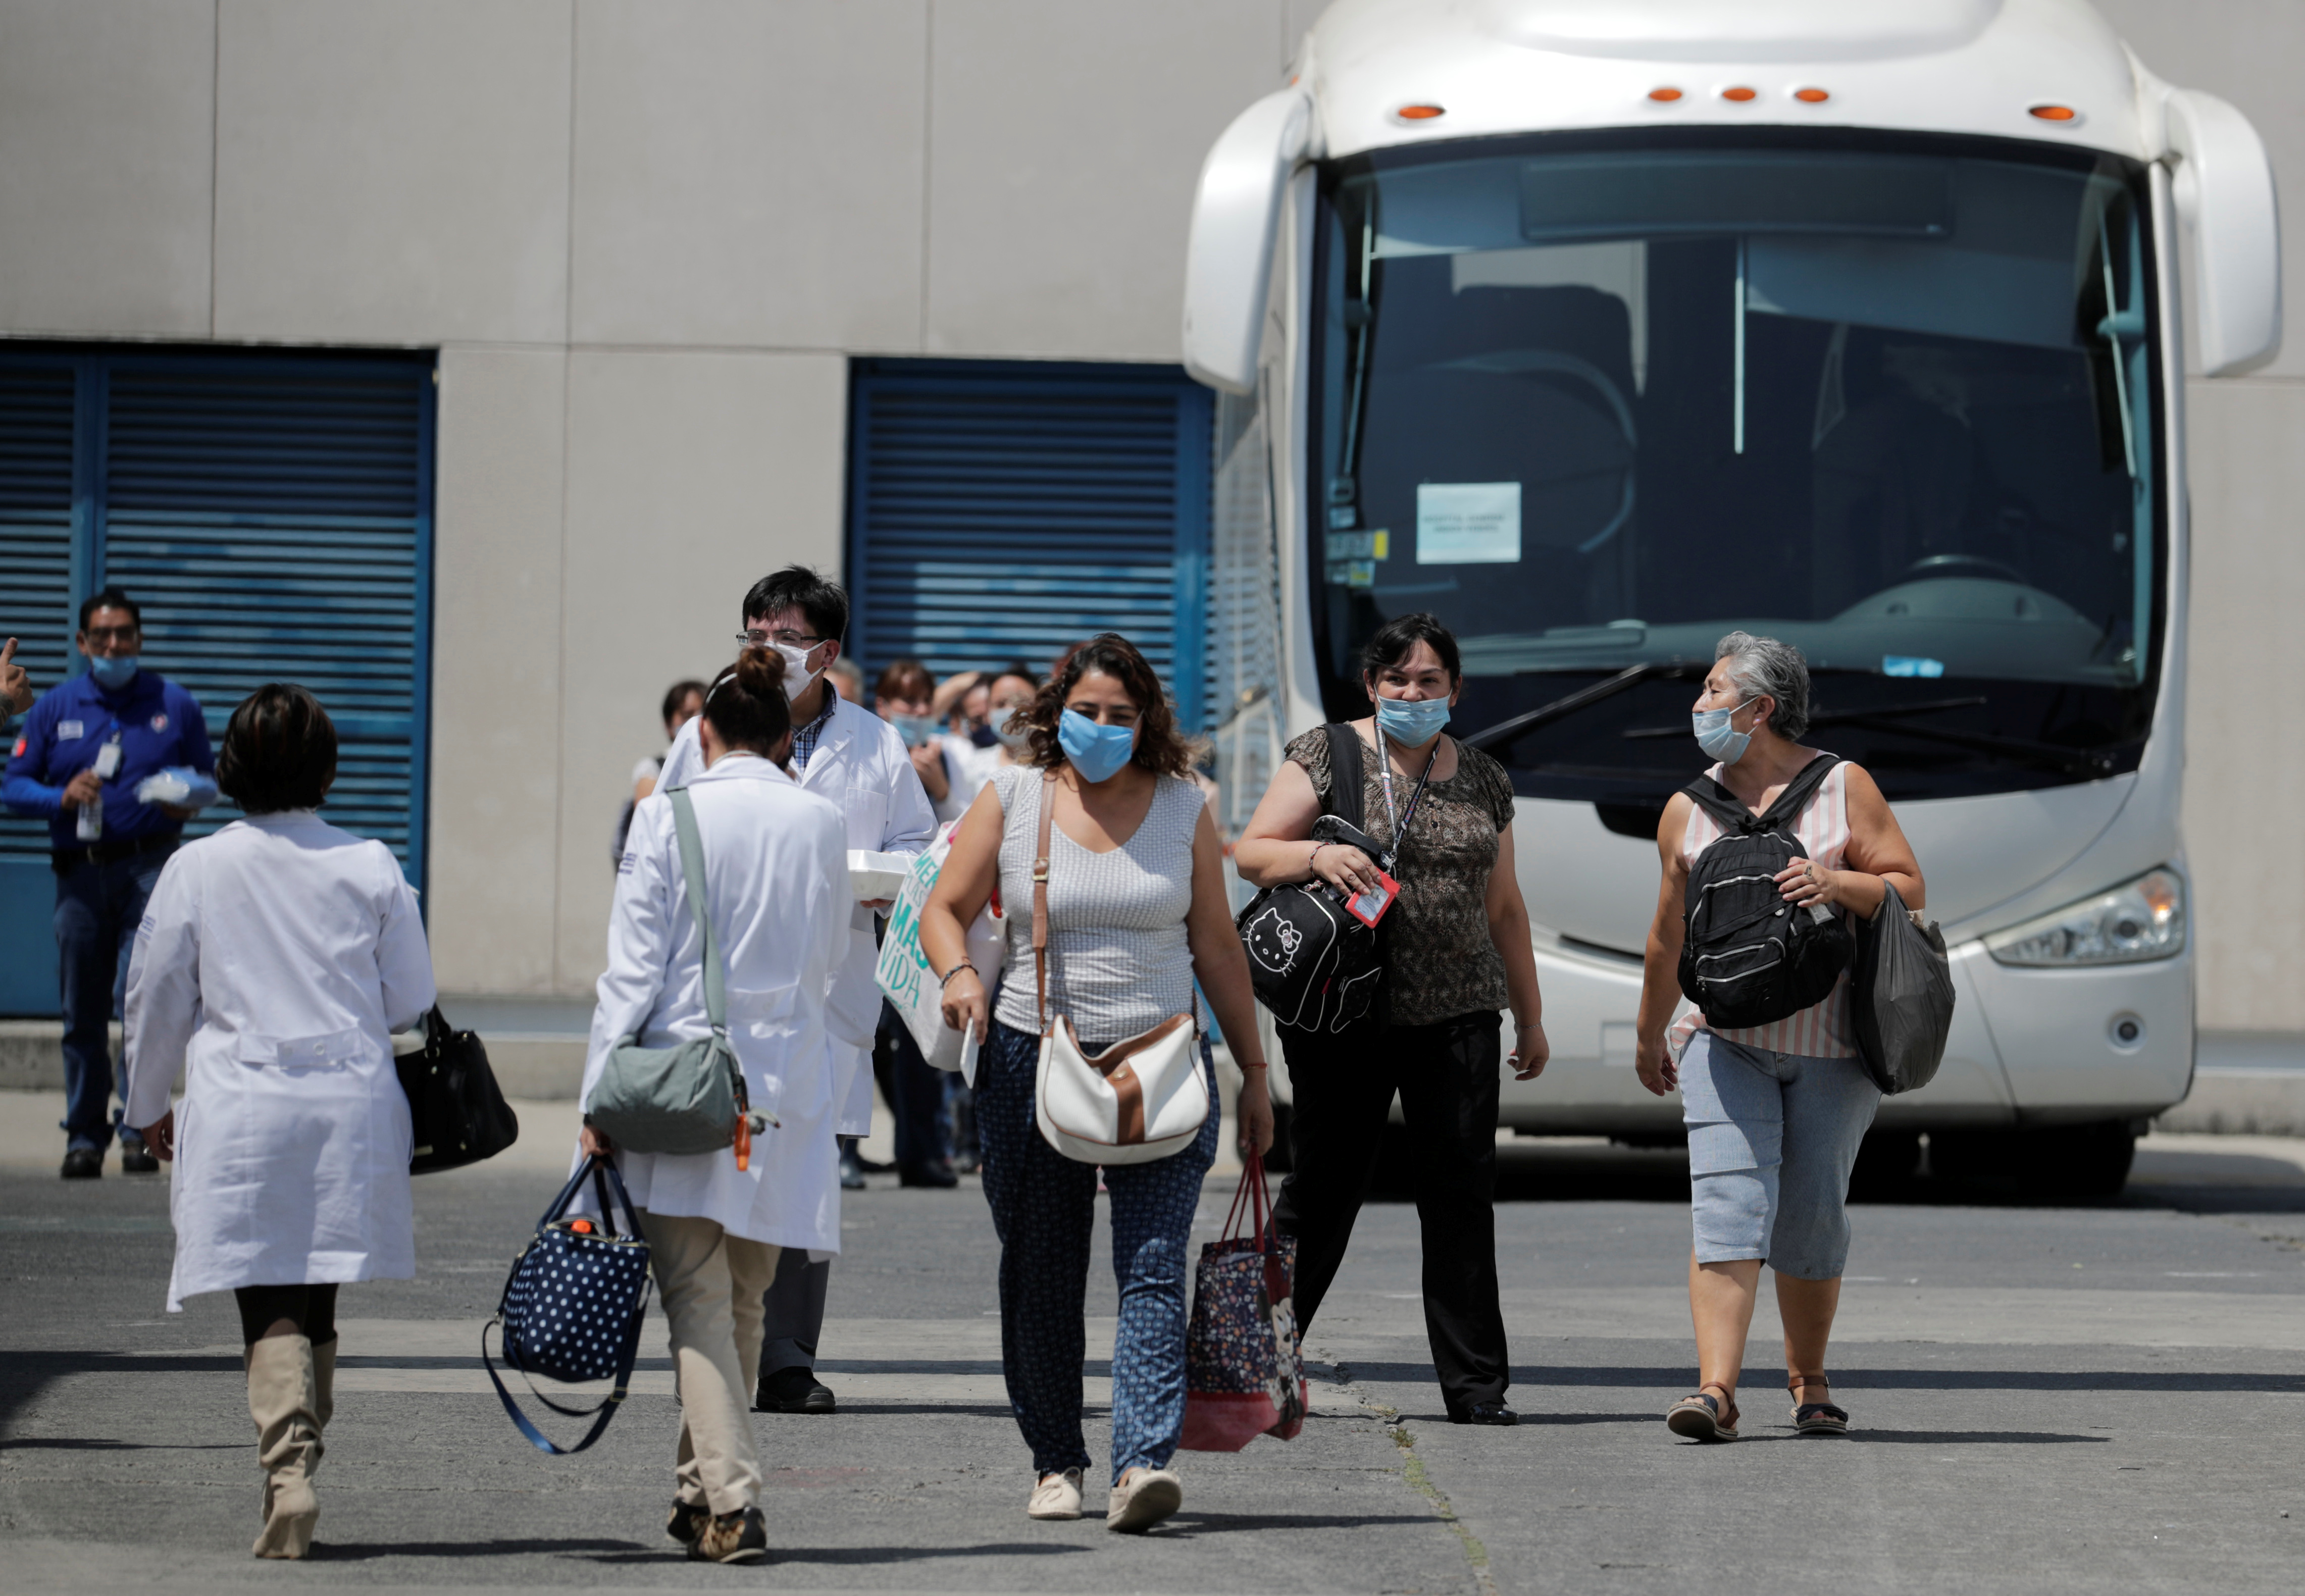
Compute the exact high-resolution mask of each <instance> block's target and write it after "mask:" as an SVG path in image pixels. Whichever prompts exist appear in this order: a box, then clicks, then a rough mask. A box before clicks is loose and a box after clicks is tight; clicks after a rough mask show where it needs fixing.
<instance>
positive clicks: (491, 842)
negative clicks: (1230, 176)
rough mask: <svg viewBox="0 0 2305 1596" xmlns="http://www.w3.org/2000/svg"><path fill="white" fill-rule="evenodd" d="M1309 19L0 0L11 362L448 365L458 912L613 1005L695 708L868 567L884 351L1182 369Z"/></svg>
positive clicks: (563, 2)
mask: <svg viewBox="0 0 2305 1596" xmlns="http://www.w3.org/2000/svg"><path fill="white" fill-rule="evenodd" d="M1319 9H1320V7H1319V6H1318V5H1317V4H1313V3H1311V0H1157V3H1152V0H390V3H389V4H379V3H378V0H0V152H4V155H5V159H4V160H0V333H4V334H6V335H17V336H29V337H95V338H157V339H191V340H205V339H215V340H218V341H221V342H226V343H235V344H263V343H286V344H332V345H344V346H359V345H397V346H416V347H426V348H438V349H439V350H440V352H441V356H440V403H439V440H438V442H439V452H438V461H439V466H438V493H437V509H438V523H437V528H438V530H437V551H438V552H437V556H436V557H437V575H438V582H437V583H436V590H437V593H438V598H437V600H436V616H435V619H436V637H437V641H436V644H435V652H434V676H433V681H434V713H435V721H434V724H435V727H436V730H435V734H434V741H433V772H434V775H433V778H432V779H433V788H432V804H431V836H432V843H431V860H430V904H429V915H430V928H431V935H432V942H433V952H434V961H435V964H437V966H438V971H439V974H440V981H441V984H442V985H443V987H444V988H447V989H450V990H461V991H484V992H500V993H549V992H567V993H579V992H583V991H585V990H588V989H589V988H590V985H591V981H592V979H593V977H594V975H595V974H596V973H597V972H598V970H599V967H600V960H601V952H602V947H603V943H604V939H605V933H606V928H607V920H608V894H609V887H610V883H611V881H612V879H613V874H612V871H611V869H610V865H609V860H608V840H609V834H610V828H611V827H612V825H613V823H614V820H615V818H616V813H617V806H618V804H619V803H620V802H622V799H623V796H624V794H625V793H626V792H627V791H628V790H629V789H628V787H627V785H626V780H627V777H628V775H629V772H630V770H631V768H632V766H633V763H634V760H636V759H638V758H639V757H640V756H641V755H642V754H645V753H650V752H653V751H656V750H657V748H658V746H659V743H660V742H661V738H660V735H659V731H658V728H657V726H656V706H657V700H658V699H659V696H660V695H661V694H662V692H663V690H664V687H665V685H666V683H668V682H671V681H673V680H675V679H676V678H678V677H680V676H683V675H704V674H709V672H710V670H711V668H712V667H713V666H715V665H717V664H719V662H721V661H723V660H725V659H726V658H727V657H728V656H729V654H730V653H731V652H732V651H733V648H734V645H733V642H732V641H731V638H730V634H732V633H733V632H735V631H736V621H737V615H736V599H737V596H738V595H739V594H740V593H741V592H742V591H743V590H744V588H745V587H747V586H749V585H750V584H751V582H753V580H754V579H756V578H757V577H759V576H760V575H761V573H764V572H766V571H768V570H770V569H771V568H773V567H774V566H776V565H780V564H782V563H784V562H785V561H787V560H792V559H804V560H809V561H812V562H815V563H818V564H820V565H831V566H838V564H839V560H840V535H841V519H842V473H843V471H844V469H845V463H846V403H847V395H846V375H847V358H848V357H849V356H850V355H852V354H871V353H885V354H923V353H965V354H972V355H985V356H1028V357H1029V356H1049V357H1059V358H1066V359H1086V360H1159V361H1171V360H1174V359H1176V358H1177V353H1178V352H1177V301H1178V293H1179V291H1180V284H1181V280H1182V275H1183V247H1184V229H1185V223H1186V217H1187V209H1188V206H1189V203H1190V194H1191V188H1192V183H1193V179H1194V176H1195V173H1196V172H1197V171H1198V169H1199V166H1200V160H1201V157H1202V155H1203V154H1204V152H1205V150H1206V149H1207V147H1208V145H1209V142H1210V141H1211V140H1212V139H1213V138H1214V137H1215V136H1216V134H1217V132H1219V131H1220V130H1221V128H1222V127H1223V126H1224V124H1225V123H1226V122H1227V121H1228V120H1229V119H1230V118H1231V116H1232V115H1234V114H1235V112H1237V111H1238V109H1239V108H1240V107H1241V106H1244V105H1246V103H1247V102H1248V101H1249V100H1251V99H1253V98H1255V97H1256V96H1257V95H1259V94H1262V93H1263V92H1264V91H1265V90H1266V89H1269V88H1271V87H1272V84H1273V83H1274V82H1276V81H1278V79H1279V75H1280V72H1281V69H1282V67H1283V65H1284V64H1285V63H1286V61H1287V59H1288V57H1289V55H1290V54H1291V53H1292V52H1293V49H1294V47H1295V42H1296V40H1297V38H1299V37H1301V35H1302V33H1303V30H1304V29H1305V28H1306V26H1307V25H1309V23H1310V21H1311V20H1312V18H1313V17H1314V15H1316V14H1317V13H1318V11H1319Z"/></svg>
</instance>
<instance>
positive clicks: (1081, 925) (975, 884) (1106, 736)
mask: <svg viewBox="0 0 2305 1596" xmlns="http://www.w3.org/2000/svg"><path fill="white" fill-rule="evenodd" d="M1016 721H1017V722H1018V723H1019V724H1020V725H1021V726H1022V728H1023V729H1025V731H1026V732H1027V733H1028V734H1029V736H1030V743H1029V746H1028V750H1027V761H1028V762H1025V763H1022V764H1016V765H1011V766H1009V767H1008V768H1004V769H1003V770H1002V771H1000V772H999V774H998V775H996V776H995V777H993V779H992V781H991V784H989V785H987V786H986V788H985V790H984V791H983V792H982V793H980V794H977V798H976V802H975V803H974V805H972V806H971V807H970V809H969V811H968V818H967V819H965V820H963V821H962V822H961V828H960V835H959V836H957V838H956V839H955V840H954V842H953V845H952V852H951V853H949V854H948V855H947V856H946V858H945V865H944V870H943V871H942V872H941V873H940V875H939V876H938V878H937V884H936V887H935V889H934V890H933V891H932V892H931V894H930V896H929V901H928V904H927V906H926V907H925V908H924V909H923V912H922V915H921V951H922V952H923V954H925V955H927V956H928V961H929V964H930V967H931V972H934V973H936V974H937V976H938V978H939V979H940V981H942V983H943V988H944V1018H945V1023H947V1024H948V1025H950V1026H952V1027H953V1028H954V1029H955V1030H958V1029H959V1028H960V1027H962V1026H964V1025H965V1026H969V1027H972V1028H973V1029H974V1031H975V1033H976V1035H977V1036H978V1037H979V1038H980V1039H982V1040H984V1041H985V1048H984V1052H983V1055H982V1059H981V1061H980V1062H979V1064H978V1065H977V1076H976V1080H977V1097H976V1100H977V1123H978V1125H979V1127H980V1129H981V1131H982V1134H983V1137H984V1146H985V1154H986V1158H985V1165H984V1195H985V1198H986V1201H989V1202H990V1203H991V1207H992V1222H993V1227H994V1229H995V1230H996V1231H998V1232H999V1238H1000V1362H1001V1371H1002V1373H1003V1375H1004V1376H1005V1377H1006V1380H1007V1382H1008V1398H1009V1405H1011V1407H1013V1408H1014V1409H1015V1411H1016V1424H1017V1428H1018V1429H1019V1430H1022V1431H1023V1432H1024V1438H1025V1444H1026V1446H1028V1447H1030V1448H1031V1449H1032V1453H1033V1490H1032V1493H1031V1495H1030V1497H1029V1498H1027V1501H1026V1505H1025V1513H1026V1515H1028V1516H1030V1517H1033V1518H1038V1519H1073V1518H1078V1517H1079V1516H1080V1515H1081V1481H1082V1476H1083V1473H1084V1471H1085V1470H1086V1469H1087V1467H1088V1464H1089V1462H1090V1458H1089V1454H1088V1447H1087V1443H1086V1441H1085V1439H1084V1437H1083V1435H1082V1430H1081V1363H1082V1359H1083V1356H1084V1345H1085V1343H1084V1336H1083V1329H1082V1323H1081V1305H1082V1303H1083V1300H1084V1296H1083V1294H1084V1291H1085V1290H1086V1288H1087V1275H1088V1266H1089V1251H1090V1242H1091V1239H1092V1237H1093V1235H1094V1233H1095V1228H1096V1206H1097V1203H1096V1200H1097V1194H1098V1184H1099V1182H1098V1175H1097V1168H1096V1166H1094V1165H1093V1164H1087V1163H1082V1162H1079V1161H1077V1160H1076V1159H1069V1158H1067V1157H1066V1156H1064V1155H1063V1154H1062V1153H1060V1152H1059V1151H1057V1150H1056V1149H1055V1148H1053V1147H1051V1146H1050V1144H1049V1142H1047V1141H1046V1140H1045V1139H1043V1137H1042V1134H1041V1133H1040V1131H1039V1130H1038V1129H1037V1128H1036V1125H1035V1122H1034V1112H1035V1110H1034V1094H1035V1091H1036V1090H1037V1086H1036V1081H1035V1071H1036V1066H1037V1064H1038V1061H1039V1057H1040V1051H1041V1036H1042V1020H1041V1011H1042V993H1041V991H1040V989H1039V981H1038V978H1037V976H1036V974H1035V956H1034V954H1033V938H1034V931H1033V918H1034V916H1033V910H1032V904H1033V893H1034V891H1035V887H1034V877H1035V876H1036V875H1038V876H1041V877H1042V878H1043V879H1044V880H1045V882H1046V885H1047V892H1048V933H1049V941H1050V947H1049V948H1048V960H1047V963H1048V981H1049V983H1050V987H1051V988H1053V989H1054V996H1055V999H1056V1000H1055V1001H1054V1002H1052V1003H1051V1004H1050V1007H1049V1013H1050V1014H1051V1015H1054V1014H1059V1013H1061V1014H1063V1015H1064V1017H1065V1019H1066V1021H1067V1023H1068V1024H1069V1025H1070V1026H1071V1027H1072V1029H1073V1031H1074V1033H1075V1034H1076V1036H1077V1037H1078V1038H1079V1040H1080V1043H1081V1046H1082V1048H1083V1050H1084V1051H1085V1052H1088V1053H1090V1054H1091V1055H1092V1056H1093V1055H1095V1054H1097V1053H1101V1052H1102V1051H1103V1050H1105V1049H1106V1048H1110V1047H1112V1046H1113V1045H1114V1044H1116V1043H1118V1042H1122V1041H1124V1040H1127V1039H1129V1038H1132V1037H1135V1036H1139V1035H1141V1034H1142V1033H1144V1031H1149V1030H1151V1029H1152V1027H1154V1026H1156V1025H1159V1024H1161V1023H1163V1022H1164V1021H1169V1020H1172V1019H1174V1018H1175V1017H1177V1016H1179V1015H1182V1014H1185V1013H1186V1012H1187V1010H1188V1009H1190V1008H1192V1007H1193V1005H1194V987H1195V981H1198V983H1199V985H1200V986H1201V988H1202V989H1204V990H1205V991H1206V992H1207V994H1208V998H1209V1002H1210V1006H1212V1007H1213V1008H1214V1009H1215V1010H1216V1014H1217V1018H1218V1021H1219V1022H1220V1023H1221V1024H1222V1025H1223V1027H1224V1034H1225V1040H1226V1041H1227V1042H1228V1043H1229V1045H1230V1047H1231V1048H1232V1052H1233V1057H1234V1058H1235V1059H1236V1060H1238V1063H1239V1065H1240V1069H1241V1072H1242V1074H1243V1077H1244V1079H1243V1082H1242V1084H1241V1090H1240V1098H1239V1105H1238V1125H1237V1126H1236V1127H1235V1132H1236V1140H1237V1142H1238V1146H1239V1148H1240V1151H1241V1154H1242V1156H1243V1157H1244V1158H1247V1157H1250V1156H1252V1155H1262V1154H1263V1152H1264V1151H1265V1150H1267V1149H1269V1148H1270V1147H1271V1146H1272V1102H1271V1100H1270V1099H1268V1098H1267V1096H1266V1095H1265V1084H1264V1060H1263V1055H1262V1054H1261V1053H1260V1051H1259V1042H1258V1039H1257V1028H1256V1006H1255V1000H1254V998H1253V997H1252V996H1251V994H1250V990H1249V981H1248V960H1247V957H1246V955H1244V954H1243V953H1242V951H1241V946H1240V938H1239V936H1238V934H1237V933H1236V932H1235V931H1234V930H1233V924H1232V907H1231V904H1230V903H1229V901H1228V900H1227V897H1226V895H1225V885H1224V859H1223V855H1222V853H1221V850H1220V849H1219V848H1218V846H1217V837H1216V828H1215V827H1214V826H1213V825H1212V824H1211V822H1210V819H1209V812H1208V804H1207V802H1205V801H1204V799H1203V798H1202V796H1201V793H1200V789H1199V788H1198V787H1196V786H1195V785H1193V784H1192V783H1191V782H1190V781H1188V780H1187V779H1185V773H1186V771H1187V768H1189V759H1190V755H1189V751H1188V750H1187V745H1186V743H1184V741H1183V739H1181V738H1180V737H1179V736H1178V734H1177V730H1176V722H1175V711H1174V709H1172V708H1171V707H1170V703H1169V701H1168V698H1167V695H1166V694H1165V693H1163V692H1161V682H1160V678H1159V677H1158V676H1156V675H1153V672H1152V666H1150V665H1148V664H1146V663H1145V660H1144V655H1143V654H1142V653H1141V652H1139V651H1138V650H1137V649H1136V647H1135V644H1133V643H1131V642H1130V641H1128V640H1127V638H1125V637H1122V636H1120V635H1119V634H1118V633H1116V632H1103V633H1101V634H1099V635H1098V636H1096V637H1093V638H1091V639H1089V640H1088V641H1086V642H1084V643H1083V644H1081V645H1080V646H1079V647H1078V648H1076V649H1073V650H1072V652H1071V653H1070V654H1068V655H1067V657H1066V658H1065V659H1064V661H1063V662H1062V663H1061V664H1060V665H1059V667H1058V670H1057V673H1056V675H1054V676H1053V677H1052V678H1051V679H1050V682H1049V684H1048V686H1047V688H1046V689H1045V690H1043V691H1042V692H1041V693H1040V694H1039V696H1038V697H1037V698H1036V699H1035V700H1034V701H1033V704H1032V705H1031V707H1030V708H1029V709H1026V710H1025V712H1024V713H1023V714H1022V715H1020V716H1017V717H1016ZM1043 804H1047V805H1050V809H1049V810H1047V811H1045V812H1046V813H1047V815H1048V816H1049V820H1048V822H1046V823H1047V824H1049V825H1050V831H1049V834H1048V835H1049V849H1050V854H1049V856H1048V857H1047V858H1046V859H1045V860H1041V861H1040V862H1038V863H1036V858H1037V857H1038V855H1039V854H1040V853H1041V848H1040V843H1039V838H1040V835H1041V828H1042V824H1043V823H1044V822H1043V821H1042V814H1043V812H1044V811H1043V810H1042V805H1043ZM995 887H998V888H999V892H1000V896H1001V901H1002V903H1003V904H1004V905H1005V906H1006V908H1007V911H1008V913H1007V916H1006V918H1007V921H1008V954H1007V956H1006V964H1007V967H1008V969H1009V970H1011V971H1014V972H1016V974H1015V975H1012V976H1011V977H1010V978H1009V979H1008V980H1007V981H1003V982H1002V983H1001V988H1000V994H999V998H998V1000H997V1002H996V1000H995V999H994V998H993V997H992V996H991V994H990V993H988V992H987V991H986V990H985V989H984V983H983V982H982V981H980V980H978V979H977V975H976V972H975V970H974V967H973V966H971V964H969V962H968V958H967V942H966V937H965V928H967V927H968V926H970V925H972V924H974V922H975V920H976V917H977V915H978V914H980V913H982V912H983V909H984V905H985V904H986V903H987V902H988V901H989V900H990V899H991V896H992V893H993V890H994V888H995ZM988 1026H989V1030H988ZM1201 1067H1202V1068H1203V1069H1204V1071H1206V1072H1207V1077H1208V1082H1209V1101H1210V1113H1209V1116H1208V1119H1207V1121H1206V1122H1205V1123H1204V1125H1202V1127H1201V1133H1200V1134H1199V1135H1198V1136H1197V1137H1195V1139H1194V1140H1193V1141H1192V1142H1190V1143H1189V1144H1188V1145H1187V1146H1186V1147H1184V1148H1183V1149H1181V1150H1178V1151H1176V1152H1172V1153H1170V1155H1169V1156H1168V1157H1166V1158H1163V1159H1154V1160H1152V1161H1151V1162H1148V1163H1132V1164H1118V1165H1114V1166H1111V1167H1108V1168H1106V1169H1105V1170H1104V1172H1103V1182H1102V1184H1103V1185H1104V1186H1105V1188H1106V1189H1107V1190H1108V1191H1109V1193H1110V1197H1111V1200H1112V1206H1111V1212H1112V1267H1113V1273H1114V1275H1115V1276H1116V1277H1118V1284H1119V1287H1120V1321H1119V1326H1118V1329H1117V1330H1116V1332H1115V1334H1114V1337H1113V1353H1112V1388H1113V1402H1112V1441H1111V1454H1112V1455H1111V1463H1112V1475H1111V1478H1112V1490H1111V1496H1110V1499H1109V1502H1108V1506H1107V1508H1106V1513H1105V1521H1104V1525H1105V1528H1106V1529H1108V1530H1115V1531H1119V1532H1124V1533H1135V1532H1143V1531H1144V1530H1147V1529H1150V1528H1151V1527H1152V1525H1153V1524H1157V1523H1159V1522H1160V1521H1161V1519H1163V1518H1166V1517H1167V1516H1169V1515H1170V1514H1172V1513H1174V1512H1175V1511H1176V1510H1177V1508H1178V1506H1179V1505H1180V1504H1181V1503H1182V1502H1183V1500H1184V1486H1183V1483H1182V1482H1181V1481H1179V1480H1178V1477H1177V1474H1176V1472H1175V1471H1174V1470H1172V1469H1171V1468H1170V1466H1169V1464H1170V1460H1171V1459H1172V1458H1173V1457H1174V1456H1175V1455H1176V1451H1177V1446H1178V1440H1179V1439H1180V1438H1181V1436H1182V1432H1183V1427H1184V1419H1185V1276H1186V1273H1187V1269H1188V1261H1187V1244H1188V1243H1189V1241H1190V1239H1191V1231H1192V1225H1193V1216H1194V1212H1195V1209H1196V1208H1197V1207H1198V1205H1199V1201H1200V1194H1201V1182H1202V1180H1203V1178H1204V1176H1206V1175H1207V1174H1208V1170H1209V1165H1210V1163H1211V1161H1212V1159H1214V1158H1215V1157H1216V1149H1217V1136H1218V1123H1217V1121H1218V1115H1217V1112H1216V1104H1217V1101H1218V1099H1217V1089H1216V1081H1215V1075H1216V1071H1215V1069H1214V1066H1213V1065H1211V1064H1210V1063H1209V1062H1208V1054H1207V1051H1206V1049H1205V1048H1204V1050H1203V1053H1202V1066H1201Z"/></svg>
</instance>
